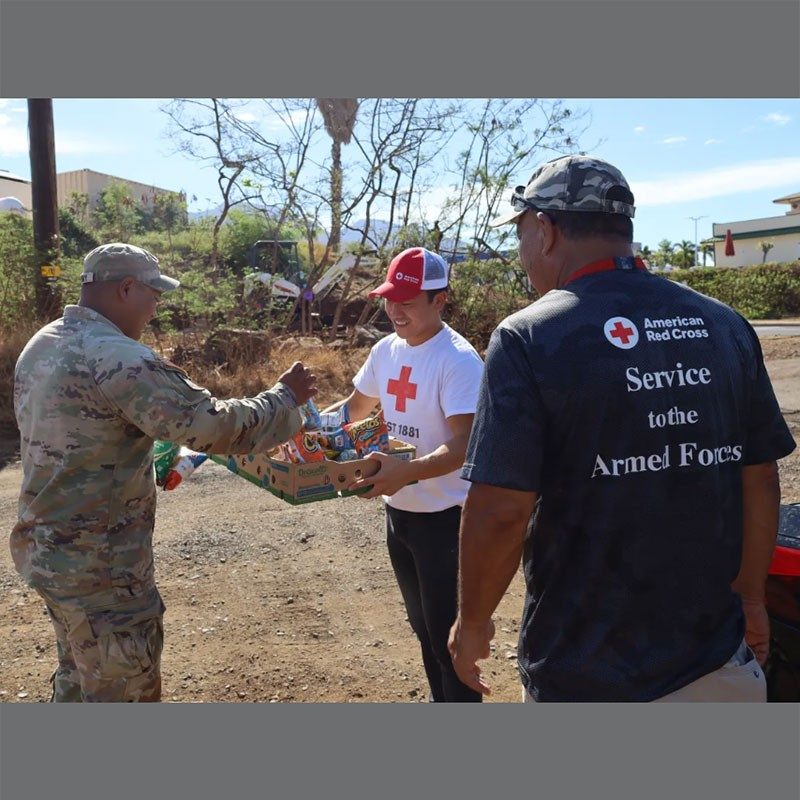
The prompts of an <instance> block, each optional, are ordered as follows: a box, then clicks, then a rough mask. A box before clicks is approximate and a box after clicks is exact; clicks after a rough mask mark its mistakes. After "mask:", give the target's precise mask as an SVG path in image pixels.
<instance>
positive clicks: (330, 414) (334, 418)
mask: <svg viewBox="0 0 800 800" xmlns="http://www.w3.org/2000/svg"><path fill="white" fill-rule="evenodd" d="M319 416H320V423H321V427H322V429H323V430H326V431H329V430H336V429H337V428H341V427H342V425H344V424H346V423H347V422H350V410H349V409H348V407H347V403H345V404H344V405H343V406H339V408H337V409H336V411H326V412H324V413H322V414H320V415H319Z"/></svg>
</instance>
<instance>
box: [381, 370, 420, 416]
mask: <svg viewBox="0 0 800 800" xmlns="http://www.w3.org/2000/svg"><path fill="white" fill-rule="evenodd" d="M386 393H387V394H393V395H394V396H395V401H394V410H395V411H405V410H406V400H416V398H417V384H416V383H411V367H402V368H401V369H400V378H399V379H395V378H390V379H389V383H388V384H387V385H386Z"/></svg>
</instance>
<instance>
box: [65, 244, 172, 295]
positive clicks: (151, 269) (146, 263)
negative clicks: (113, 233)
mask: <svg viewBox="0 0 800 800" xmlns="http://www.w3.org/2000/svg"><path fill="white" fill-rule="evenodd" d="M129 277H130V278H136V280H137V281H140V282H141V283H143V284H145V285H146V286H149V287H151V288H152V289H155V290H156V291H159V292H169V291H171V290H172V289H177V288H178V287H179V286H180V285H181V284H180V281H176V280H175V278H168V277H167V276H166V275H162V274H161V270H160V269H159V268H158V259H157V258H156V257H155V256H154V255H153V254H152V253H149V252H148V251H147V250H142V248H141V247H136V245H133V244H125V243H124V242H111V244H101V245H100V247H95V249H94V250H92V252H91V253H89V254H88V255H87V256H86V258H84V259H83V275H82V276H81V282H82V283H94V282H96V281H120V280H122V279H123V278H129Z"/></svg>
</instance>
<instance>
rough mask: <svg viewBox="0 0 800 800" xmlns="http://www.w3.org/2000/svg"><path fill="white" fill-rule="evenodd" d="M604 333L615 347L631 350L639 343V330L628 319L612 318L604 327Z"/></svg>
mask: <svg viewBox="0 0 800 800" xmlns="http://www.w3.org/2000/svg"><path fill="white" fill-rule="evenodd" d="M603 333H604V334H605V337H606V339H608V341H609V342H611V344H613V345H614V347H619V348H620V350H630V349H631V348H632V347H636V345H637V344H638V343H639V330H638V328H637V327H636V325H635V324H634V323H633V322H631V321H630V320H629V319H628V318H627V317H611V319H607V320H606V323H605V325H603Z"/></svg>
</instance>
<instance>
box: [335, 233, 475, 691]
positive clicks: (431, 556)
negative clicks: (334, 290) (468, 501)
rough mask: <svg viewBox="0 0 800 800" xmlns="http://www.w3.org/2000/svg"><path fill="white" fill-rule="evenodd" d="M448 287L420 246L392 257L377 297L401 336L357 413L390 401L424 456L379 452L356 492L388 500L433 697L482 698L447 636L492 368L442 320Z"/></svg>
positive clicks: (390, 339) (365, 377) (364, 378)
mask: <svg viewBox="0 0 800 800" xmlns="http://www.w3.org/2000/svg"><path fill="white" fill-rule="evenodd" d="M447 284H448V265H447V262H446V261H445V260H444V259H443V258H442V257H441V256H439V255H437V254H436V253H433V252H431V251H430V250H425V249H424V248H422V247H414V248H411V249H409V250H404V251H403V252H402V253H400V254H399V255H397V256H396V257H395V258H394V259H393V260H392V262H391V264H390V265H389V270H388V274H387V276H386V281H385V282H384V283H383V284H382V285H381V286H379V287H378V288H377V289H375V291H373V292H371V293H370V296H371V297H376V296H377V297H382V298H383V300H384V303H385V308H386V314H387V316H388V317H389V319H390V320H391V321H392V324H393V325H394V329H395V332H394V333H393V334H391V335H390V336H387V337H386V338H384V339H382V340H381V341H379V342H378V343H377V344H376V345H375V346H374V347H373V348H372V350H371V351H370V354H369V356H368V358H367V360H366V362H365V363H364V365H363V366H362V367H361V369H360V370H359V371H358V374H357V375H356V376H355V378H354V379H353V386H354V387H355V390H354V391H353V393H352V394H351V395H350V397H349V398H348V399H347V404H348V412H349V416H350V419H351V420H353V421H355V420H359V419H363V418H364V417H367V416H369V415H370V413H371V412H372V411H373V410H374V409H375V407H376V406H377V404H378V402H380V404H381V407H382V408H383V413H384V417H385V418H386V423H387V425H388V427H389V433H390V434H391V435H392V436H394V437H395V438H397V439H400V440H402V441H405V442H408V443H410V444H413V445H415V446H416V448H417V456H416V458H414V459H413V460H412V461H401V460H399V459H395V458H393V457H391V456H387V455H385V454H383V453H372V454H370V456H369V458H372V459H376V460H378V461H380V462H381V467H380V470H379V471H378V473H377V474H376V475H374V476H372V477H370V478H366V479H363V480H361V481H358V482H356V483H355V484H353V486H352V487H351V488H353V489H363V488H365V487H367V486H370V485H371V486H372V488H371V489H370V490H369V491H368V492H367V493H366V494H363V495H362V497H366V498H371V497H378V496H382V497H383V499H384V500H385V502H386V538H387V546H388V549H389V557H390V559H391V562H392V567H393V569H394V572H395V576H396V577H397V583H398V585H399V587H400V591H401V593H402V595H403V601H404V603H405V606H406V610H407V612H408V619H409V622H410V623H411V627H412V628H413V629H414V632H415V633H416V635H417V637H418V638H419V641H420V645H421V648H422V660H423V663H424V665H425V672H426V674H427V676H428V683H429V685H430V693H431V699H432V700H433V701H434V702H448V701H449V702H480V700H481V694H480V693H479V692H476V691H474V690H472V689H470V688H468V687H467V686H465V685H464V684H463V683H462V682H461V681H460V680H459V679H458V676H457V675H456V673H455V670H454V669H453V664H452V661H451V658H450V654H449V652H448V650H447V637H448V634H449V628H450V625H452V623H453V621H454V620H455V617H456V607H457V580H458V529H459V524H460V520H461V506H462V505H463V503H464V499H465V497H466V494H467V489H468V483H467V482H466V481H464V480H463V479H462V478H461V477H460V475H459V470H460V469H461V466H462V464H463V463H464V454H465V452H466V447H467V442H468V441H469V434H470V431H471V429H472V417H473V414H474V412H475V406H476V403H477V397H478V388H479V385H480V380H481V375H482V373H483V362H482V361H481V359H480V356H479V355H478V353H477V352H476V351H475V348H473V347H472V345H471V344H470V343H469V342H468V341H467V340H466V339H465V338H464V337H463V336H461V335H460V334H458V333H456V332H455V331H454V330H453V329H452V328H450V327H449V326H448V325H446V324H445V323H444V322H442V316H441V315H442V309H443V308H444V305H445V303H446V302H447ZM414 481H416V483H414ZM409 484H412V485H409Z"/></svg>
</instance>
